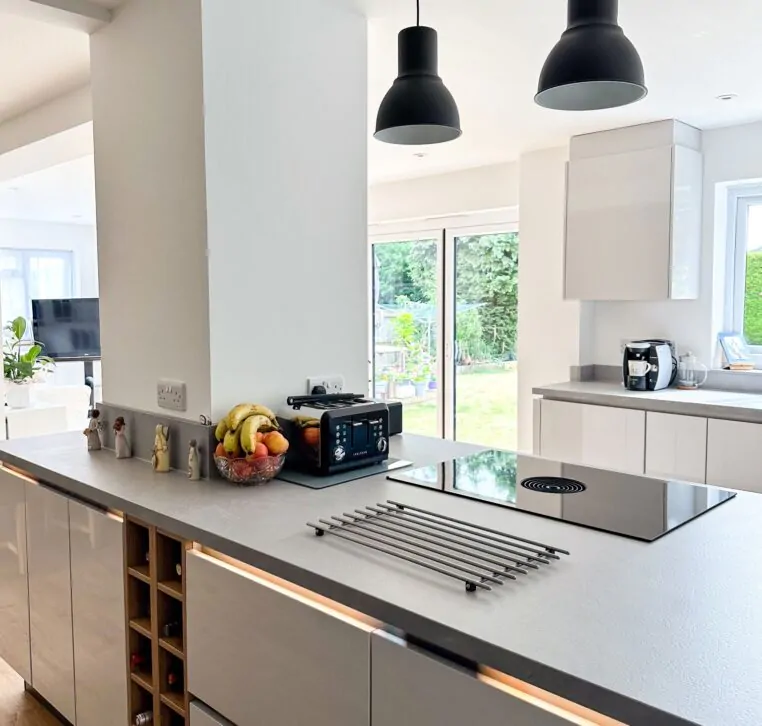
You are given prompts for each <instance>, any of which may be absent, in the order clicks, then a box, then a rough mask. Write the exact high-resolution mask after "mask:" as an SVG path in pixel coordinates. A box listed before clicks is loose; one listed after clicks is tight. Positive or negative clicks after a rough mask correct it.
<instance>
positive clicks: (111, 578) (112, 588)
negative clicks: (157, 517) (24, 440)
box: [69, 501, 129, 726]
mask: <svg viewBox="0 0 762 726" xmlns="http://www.w3.org/2000/svg"><path fill="white" fill-rule="evenodd" d="M69 526H70V542H71V602H72V615H73V624H74V676H75V678H74V683H75V691H76V694H77V709H76V710H77V724H76V726H124V725H125V724H126V723H127V722H128V715H129V714H128V707H127V687H128V683H127V671H126V668H125V658H126V653H127V642H126V640H127V638H126V633H125V622H126V621H125V612H124V611H125V599H124V574H123V572H124V533H123V526H124V525H123V522H122V520H121V519H119V518H117V517H114V516H111V515H108V514H105V513H103V512H100V511H98V510H96V509H93V508H91V507H88V506H85V505H84V504H80V503H78V502H74V501H70V502H69Z"/></svg>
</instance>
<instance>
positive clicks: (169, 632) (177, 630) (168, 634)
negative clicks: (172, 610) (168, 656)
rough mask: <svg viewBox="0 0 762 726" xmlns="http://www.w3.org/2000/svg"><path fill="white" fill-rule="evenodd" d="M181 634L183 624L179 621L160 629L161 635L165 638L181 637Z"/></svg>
mask: <svg viewBox="0 0 762 726" xmlns="http://www.w3.org/2000/svg"><path fill="white" fill-rule="evenodd" d="M182 632H183V624H182V623H181V622H180V621H179V620H175V621H174V622H172V623H167V624H166V625H164V627H163V628H162V629H161V634H162V635H163V636H164V637H165V638H172V637H175V636H179V635H182Z"/></svg>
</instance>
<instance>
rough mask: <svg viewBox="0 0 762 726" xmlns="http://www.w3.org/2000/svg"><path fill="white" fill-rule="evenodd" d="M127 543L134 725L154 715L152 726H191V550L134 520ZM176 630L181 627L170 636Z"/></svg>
mask: <svg viewBox="0 0 762 726" xmlns="http://www.w3.org/2000/svg"><path fill="white" fill-rule="evenodd" d="M124 537H125V547H124V552H125V563H124V565H125V567H124V577H125V597H126V612H127V624H126V625H127V632H128V639H127V643H128V652H127V672H128V675H129V682H130V689H129V707H130V723H134V722H135V717H136V716H137V715H138V714H140V713H143V712H145V711H152V712H153V721H152V722H151V726H185V724H186V723H188V704H189V700H188V669H187V667H186V656H185V642H186V638H185V635H186V623H185V552H186V550H187V549H188V548H190V546H191V544H190V543H189V542H184V541H183V540H181V539H179V538H178V537H175V536H174V535H171V534H168V533H167V532H163V531H162V530H160V529H157V528H156V527H153V526H151V525H148V524H144V523H143V522H140V521H138V520H136V519H132V518H127V520H126V523H125V528H124ZM178 565H179V566H180V573H179V574H178V571H177V566H178ZM170 624H175V627H174V628H173V629H172V632H169V633H166V632H165V626H167V625H170ZM133 656H137V657H138V659H139V661H138V662H133ZM170 681H174V682H173V683H170Z"/></svg>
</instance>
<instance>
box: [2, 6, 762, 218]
mask: <svg viewBox="0 0 762 726" xmlns="http://www.w3.org/2000/svg"><path fill="white" fill-rule="evenodd" d="M120 1H121V0H91V2H95V3H97V4H99V5H103V6H106V7H110V8H113V7H116V6H118V5H119V4H120ZM357 2H360V3H361V4H362V6H363V7H364V9H365V10H366V12H367V14H368V16H369V19H370V27H369V88H370V90H369V111H370V123H371V124H373V123H374V122H375V113H376V110H377V108H378V105H379V103H380V101H381V99H382V97H383V95H384V93H385V92H386V90H387V89H388V88H389V86H390V85H391V82H392V81H393V80H394V77H395V75H396V55H397V54H396V36H397V32H398V31H399V30H400V29H401V28H402V27H405V26H406V25H409V24H411V23H412V22H414V11H415V2H414V0H357ZM421 13H422V18H421V19H422V22H423V23H424V24H428V25H432V26H434V27H436V28H437V30H438V31H439V35H440V71H441V74H442V77H443V78H444V81H445V83H446V84H447V85H448V86H449V88H450V90H451V91H452V92H453V94H454V95H455V97H456V99H457V101H458V104H459V107H460V111H461V120H462V125H463V129H464V134H463V137H462V138H461V139H459V140H457V141H455V142H452V143H449V144H442V145H438V146H430V147H423V148H413V147H395V146H390V145H387V144H383V143H380V142H377V141H375V140H374V139H370V141H369V152H368V153H369V173H370V180H371V182H372V183H373V182H380V181H386V180H393V179H401V178H409V177H415V176H423V175H426V174H431V173H438V172H444V171H452V170H456V169H460V168H467V167H474V166H481V165H485V164H494V163H499V162H503V161H511V160H515V159H516V158H518V156H519V155H520V154H521V153H522V152H523V151H527V150H531V149H536V148H543V147H547V146H553V145H557V144H563V143H565V142H566V141H567V140H568V138H569V137H570V136H571V135H573V134H575V133H582V132H587V131H594V130H599V129H603V128H612V127H616V126H622V125H627V124H632V123H640V122H643V121H651V120H655V119H661V118H668V117H675V118H680V119H682V120H684V121H686V122H688V123H692V124H694V125H696V126H699V127H701V128H708V127H713V126H724V125H730V124H734V123H741V122H744V121H752V120H758V119H762V83H760V82H759V70H758V69H759V68H760V67H762V43H759V42H758V30H759V28H760V27H762V3H759V1H758V0H733V1H732V2H731V3H718V2H717V0H621V2H620V21H621V23H622V25H623V27H624V29H625V31H626V32H627V34H628V35H629V36H630V38H631V39H632V40H633V41H634V42H635V44H636V46H637V47H638V49H639V50H640V53H641V55H642V57H643V61H644V64H645V66H646V73H647V82H648V85H649V88H650V94H649V96H648V98H647V99H646V100H645V101H643V102H641V103H638V104H634V105H632V106H628V107H625V108H622V109H615V110H611V111H596V112H584V113H565V112H557V111H549V110H547V109H543V108H540V107H538V106H536V105H535V104H534V102H533V95H534V92H535V90H536V83H537V77H538V75H539V72H540V68H541V67H542V63H543V61H544V59H545V57H546V55H547V53H548V51H549V50H550V48H551V47H552V46H553V44H554V43H555V42H556V40H557V39H558V37H559V35H560V33H561V32H562V31H563V29H564V24H565V18H566V2H565V0H510V1H508V0H421ZM0 64H2V65H1V67H2V68H3V75H2V80H0V122H2V121H3V120H6V119H8V118H10V117H12V116H15V115H18V114H19V113H22V112H23V111H25V110H28V109H29V108H31V107H34V106H36V105H39V104H40V103H42V102H44V101H46V100H49V99H50V98H52V97H55V96H58V95H60V94H62V93H66V92H68V91H69V90H71V89H73V88H76V87H79V86H81V85H82V84H84V83H86V82H87V80H88V77H89V52H88V38H87V36H86V35H85V34H83V33H79V32H76V31H73V30H69V29H65V28H60V27H56V26H51V25H45V24H43V23H40V22H38V21H33V20H29V19H26V18H22V17H16V16H13V15H7V14H3V15H2V23H0ZM724 93H736V94H738V97H737V98H736V99H735V100H733V101H728V102H721V101H718V100H716V96H718V95H720V94H724ZM416 153H418V154H425V155H424V156H423V157H422V158H419V157H418V156H416V155H415V154H416ZM0 178H1V177H0ZM17 182H18V183H16V184H15V186H18V187H19V190H18V191H17V192H13V191H11V190H9V188H8V184H7V183H2V184H0V217H8V216H9V215H11V214H16V215H22V217H21V218H29V216H28V215H30V214H32V212H31V209H32V206H34V205H33V204H32V201H31V200H32V199H37V200H38V202H39V203H42V200H45V205H43V206H44V209H45V210H46V211H42V212H39V213H38V214H37V218H39V217H40V216H43V217H45V218H46V219H49V220H54V221H69V222H73V221H83V222H88V223H90V222H92V220H93V217H94V211H93V206H92V193H91V190H92V159H91V158H88V159H84V160H79V161H78V162H71V163H70V164H61V165H59V166H56V167H53V168H51V169H49V170H47V171H45V172H39V173H37V174H33V175H29V176H27V177H23V178H22V179H20V180H17ZM56 182H59V183H60V187H59V189H58V193H57V194H54V193H53V192H52V190H53V188H54V187H55V186H56ZM80 185H84V187H83V188H82V189H80V190H79V191H77V190H76V189H75V187H77V186H80ZM10 186H14V183H10ZM27 187H28V188H27ZM25 188H26V191H24V190H25ZM63 200H66V201H63ZM41 208H42V207H38V209H41ZM75 215H81V216H77V218H76V219H73V217H74V216H75Z"/></svg>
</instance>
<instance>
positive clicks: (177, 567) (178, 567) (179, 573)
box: [175, 562, 183, 577]
mask: <svg viewBox="0 0 762 726" xmlns="http://www.w3.org/2000/svg"><path fill="white" fill-rule="evenodd" d="M175 572H176V573H177V576H178V577H182V576H183V566H182V565H181V564H180V563H179V562H178V563H177V564H176V565H175Z"/></svg>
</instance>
